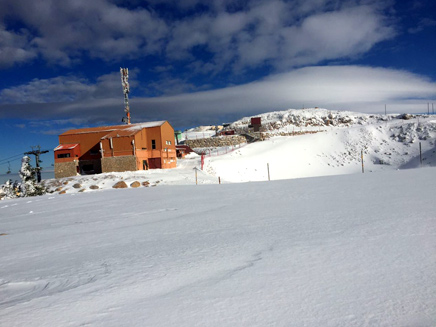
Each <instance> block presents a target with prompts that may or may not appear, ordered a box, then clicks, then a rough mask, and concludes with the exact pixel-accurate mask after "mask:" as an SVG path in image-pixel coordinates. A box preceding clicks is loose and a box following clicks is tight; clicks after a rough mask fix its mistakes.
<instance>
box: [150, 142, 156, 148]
mask: <svg viewBox="0 0 436 327" xmlns="http://www.w3.org/2000/svg"><path fill="white" fill-rule="evenodd" d="M151 148H152V149H153V150H156V140H151Z"/></svg>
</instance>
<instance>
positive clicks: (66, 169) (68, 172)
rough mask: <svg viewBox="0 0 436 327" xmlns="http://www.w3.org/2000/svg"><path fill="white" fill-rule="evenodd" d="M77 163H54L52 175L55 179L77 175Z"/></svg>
mask: <svg viewBox="0 0 436 327" xmlns="http://www.w3.org/2000/svg"><path fill="white" fill-rule="evenodd" d="M77 164H78V163H77V161H70V162H59V163H57V162H55V164H54V170H55V171H54V173H55V178H63V177H70V176H76V175H77V168H76V167H77Z"/></svg>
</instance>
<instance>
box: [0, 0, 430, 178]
mask: <svg viewBox="0 0 436 327" xmlns="http://www.w3.org/2000/svg"><path fill="white" fill-rule="evenodd" d="M435 14H436V3H435V1H433V0H416V1H413V0H409V1H394V0H392V1H391V0H388V1H375V0H350V1H332V0H289V1H287V0H241V1H238V0H236V1H228V0H210V1H200V0H178V1H177V0H150V1H139V0H130V1H121V0H93V1H85V0H64V1H56V0H39V1H30V0H2V1H1V2H0V18H1V20H0V129H1V140H2V142H1V144H0V151H1V152H0V153H1V155H0V173H4V171H6V170H7V166H8V165H7V162H6V159H7V158H9V157H14V156H15V155H18V154H20V153H23V152H25V151H29V150H31V148H30V146H32V145H37V144H40V145H41V147H42V148H43V149H49V150H52V149H53V148H54V147H56V145H57V144H58V138H57V135H58V134H60V133H62V132H63V131H65V130H68V129H71V128H80V127H88V126H95V125H114V124H119V123H120V121H121V118H122V117H123V115H124V112H123V94H122V89H121V80H120V73H119V68H120V67H128V68H129V71H130V104H131V116H132V122H133V123H135V122H143V121H153V120H168V121H169V122H170V123H171V124H172V125H173V126H174V127H175V128H176V129H184V128H187V127H192V126H197V125H209V124H219V123H223V122H228V121H232V120H236V119H239V118H241V117H244V116H248V115H255V114H258V113H262V112H267V111H274V110H284V109H288V108H302V107H303V106H305V107H315V106H317V107H324V108H328V109H338V110H352V111H359V112H368V113H383V112H384V106H385V104H386V105H387V108H388V111H389V112H398V113H402V112H411V113H419V112H426V111H427V103H430V108H431V103H434V104H436V61H435V60H434V58H435V53H436V19H435V17H436V15H435ZM14 159H15V158H13V159H10V160H9V161H10V164H11V168H12V170H13V171H15V170H17V169H18V168H17V167H19V165H20V162H19V160H14ZM42 159H43V161H44V165H45V166H49V165H50V164H51V163H53V153H52V152H50V153H49V154H46V155H44V156H43V157H42Z"/></svg>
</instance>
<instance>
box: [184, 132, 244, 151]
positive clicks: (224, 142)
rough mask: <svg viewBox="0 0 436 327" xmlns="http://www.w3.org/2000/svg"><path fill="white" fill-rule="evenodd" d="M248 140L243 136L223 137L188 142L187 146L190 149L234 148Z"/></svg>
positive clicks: (186, 142)
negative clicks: (233, 146)
mask: <svg viewBox="0 0 436 327" xmlns="http://www.w3.org/2000/svg"><path fill="white" fill-rule="evenodd" d="M246 142H247V140H246V139H245V137H243V136H239V135H232V136H222V137H210V138H204V139H196V140H186V141H185V144H186V145H187V146H189V147H190V148H192V149H194V148H218V147H222V146H232V145H237V144H241V143H246Z"/></svg>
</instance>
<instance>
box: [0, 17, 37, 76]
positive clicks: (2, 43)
mask: <svg viewBox="0 0 436 327" xmlns="http://www.w3.org/2000/svg"><path fill="white" fill-rule="evenodd" d="M29 38H30V36H29V33H28V32H27V31H26V30H25V29H22V30H21V31H20V32H18V33H15V32H11V31H7V30H6V29H5V28H4V26H2V25H1V24H0V68H1V67H9V66H12V65H14V64H16V63H21V62H26V61H28V60H31V59H34V58H35V57H36V56H37V52H36V50H35V49H34V48H33V47H32V46H30V45H29Z"/></svg>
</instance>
